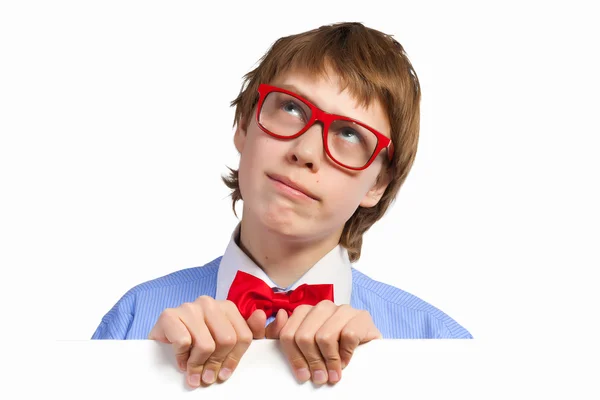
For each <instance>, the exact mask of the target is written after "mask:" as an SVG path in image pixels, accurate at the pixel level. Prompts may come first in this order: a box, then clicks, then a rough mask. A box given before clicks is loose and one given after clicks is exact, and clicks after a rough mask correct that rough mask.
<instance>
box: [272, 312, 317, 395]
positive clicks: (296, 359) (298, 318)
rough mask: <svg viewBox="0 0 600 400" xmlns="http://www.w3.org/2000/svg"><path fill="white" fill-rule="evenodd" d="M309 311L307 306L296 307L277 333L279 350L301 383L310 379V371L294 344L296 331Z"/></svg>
mask: <svg viewBox="0 0 600 400" xmlns="http://www.w3.org/2000/svg"><path fill="white" fill-rule="evenodd" d="M311 309H312V307H311V306H308V305H302V306H299V307H297V308H296V309H295V310H294V312H293V313H292V315H291V316H290V317H289V318H288V321H287V323H286V324H285V326H284V327H283V328H282V329H281V332H280V333H279V342H280V344H281V350H282V351H283V354H284V355H285V356H286V358H287V360H288V361H289V363H290V365H291V367H292V369H293V371H294V374H295V375H296V379H298V381H299V382H302V383H304V382H306V381H307V380H309V379H310V370H309V368H308V363H307V362H306V359H305V358H304V355H303V354H302V351H300V348H299V347H298V345H297V344H296V331H297V330H298V327H299V326H300V324H301V323H302V321H303V320H304V318H305V317H306V315H307V314H308V313H309V311H310V310H311Z"/></svg>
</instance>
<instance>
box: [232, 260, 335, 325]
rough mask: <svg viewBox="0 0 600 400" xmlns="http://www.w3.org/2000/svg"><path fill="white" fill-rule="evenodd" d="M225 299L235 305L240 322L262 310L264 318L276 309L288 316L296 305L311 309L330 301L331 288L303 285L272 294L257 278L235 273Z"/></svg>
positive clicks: (331, 296) (267, 286) (327, 285)
mask: <svg viewBox="0 0 600 400" xmlns="http://www.w3.org/2000/svg"><path fill="white" fill-rule="evenodd" d="M227 300H231V301H233V302H234V303H235V304H236V305H237V307H238V309H239V310H240V313H241V314H242V316H243V317H244V319H248V318H250V315H252V313H253V312H254V311H255V310H258V309H261V310H263V311H264V312H265V313H266V314H267V318H269V317H270V316H272V315H275V314H276V313H277V311H279V310H280V309H284V310H285V311H287V313H288V316H289V315H291V314H292V312H293V311H294V309H295V308H296V307H298V306H299V305H302V304H308V305H311V306H314V305H317V304H318V303H319V302H321V301H323V300H331V301H333V285H331V284H323V285H307V284H306V283H305V284H303V285H300V286H298V287H297V288H296V289H294V290H291V291H289V292H285V293H276V292H274V291H273V289H271V288H270V287H269V285H267V284H266V283H264V282H263V281H262V280H261V279H259V278H257V277H255V276H253V275H250V274H247V273H245V272H242V271H238V272H237V274H236V276H235V279H234V280H233V283H232V284H231V288H229V294H228V295H227Z"/></svg>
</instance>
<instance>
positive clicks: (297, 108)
mask: <svg viewBox="0 0 600 400" xmlns="http://www.w3.org/2000/svg"><path fill="white" fill-rule="evenodd" d="M258 93H259V95H260V96H259V100H258V107H257V111H256V120H257V122H258V126H259V127H260V128H261V129H262V130H263V131H264V132H266V133H268V134H269V135H271V136H274V137H276V138H279V139H294V138H297V137H298V136H300V135H302V134H303V133H304V132H306V131H307V130H308V129H309V128H310V127H311V126H313V125H314V124H315V123H316V122H317V121H319V122H322V123H323V147H324V148H325V152H326V153H327V155H328V156H329V157H330V158H331V159H332V160H333V161H334V162H335V163H337V164H339V165H341V166H342V167H345V168H348V169H352V170H364V169H366V168H367V167H368V166H369V165H371V163H372V162H373V160H375V158H376V157H377V155H378V154H379V153H380V152H381V151H382V150H383V149H387V155H388V160H389V161H391V160H392V157H393V155H394V144H393V143H392V141H391V140H390V138H388V137H386V136H384V135H383V134H381V133H379V132H377V131H376V130H375V129H373V128H371V127H369V126H368V125H365V124H363V123H362V122H360V121H357V120H355V119H352V118H348V117H344V116H342V115H336V114H330V113H327V112H325V111H323V110H321V109H319V108H317V107H316V106H315V105H313V104H312V103H311V102H309V101H308V100H306V99H305V98H303V97H301V96H299V95H298V94H296V93H294V92H290V91H289V90H286V89H282V88H278V87H275V86H271V85H267V84H264V83H263V84H261V85H259V87H258Z"/></svg>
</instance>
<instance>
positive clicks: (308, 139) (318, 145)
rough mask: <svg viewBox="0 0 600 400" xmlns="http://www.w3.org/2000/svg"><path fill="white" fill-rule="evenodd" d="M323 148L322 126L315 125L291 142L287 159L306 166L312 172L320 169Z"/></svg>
mask: <svg viewBox="0 0 600 400" xmlns="http://www.w3.org/2000/svg"><path fill="white" fill-rule="evenodd" d="M324 153H325V149H324V148H323V126H322V125H321V124H320V123H316V124H314V125H313V126H311V127H310V128H309V129H308V130H307V131H306V132H304V133H303V134H302V135H300V136H299V137H297V138H296V139H293V140H292V147H291V149H290V153H289V159H290V161H291V162H293V163H295V164H301V165H303V166H307V167H308V168H310V169H311V170H312V171H313V172H317V171H318V170H319V168H320V167H321V161H322V158H323V154H324Z"/></svg>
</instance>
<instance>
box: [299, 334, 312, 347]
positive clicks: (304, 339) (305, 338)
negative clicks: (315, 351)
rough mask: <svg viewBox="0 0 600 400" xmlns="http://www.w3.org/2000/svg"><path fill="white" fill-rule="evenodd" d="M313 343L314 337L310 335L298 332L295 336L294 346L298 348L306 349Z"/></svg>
mask: <svg viewBox="0 0 600 400" xmlns="http://www.w3.org/2000/svg"><path fill="white" fill-rule="evenodd" d="M314 342H315V336H314V335H313V334H310V333H305V332H300V333H298V334H296V344H297V345H298V347H300V348H302V347H306V346H308V345H310V344H312V343H314Z"/></svg>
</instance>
